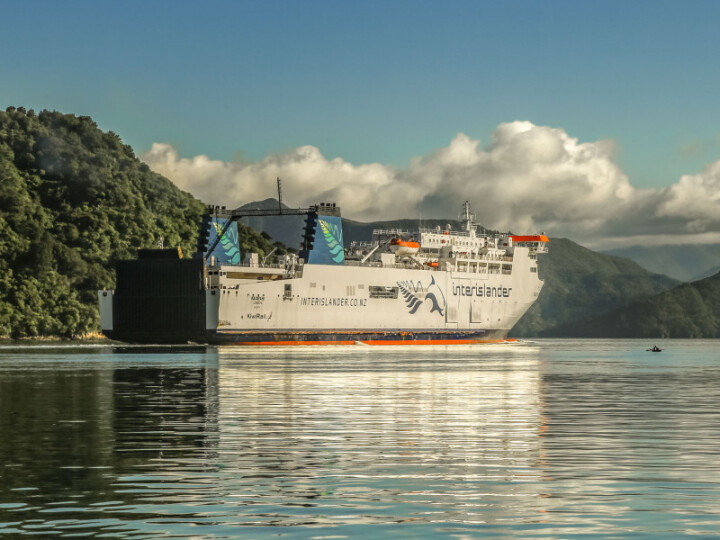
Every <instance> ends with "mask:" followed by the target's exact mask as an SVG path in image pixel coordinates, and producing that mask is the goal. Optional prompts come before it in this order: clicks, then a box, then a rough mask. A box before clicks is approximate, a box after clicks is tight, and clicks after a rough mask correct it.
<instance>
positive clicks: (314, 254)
mask: <svg viewBox="0 0 720 540" xmlns="http://www.w3.org/2000/svg"><path fill="white" fill-rule="evenodd" d="M300 258H302V259H304V260H305V262H306V263H308V264H343V262H344V261H345V246H344V244H343V230H342V218H341V217H340V208H339V207H337V206H336V205H335V204H325V203H321V204H319V205H316V206H314V207H313V209H312V211H310V212H308V214H307V221H306V222H305V235H304V236H303V244H302V246H301V247H300Z"/></svg>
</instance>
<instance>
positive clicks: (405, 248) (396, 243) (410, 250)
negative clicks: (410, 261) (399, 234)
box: [390, 238, 420, 255]
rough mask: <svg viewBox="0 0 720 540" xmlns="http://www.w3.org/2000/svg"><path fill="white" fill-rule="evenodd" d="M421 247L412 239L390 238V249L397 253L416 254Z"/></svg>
mask: <svg viewBox="0 0 720 540" xmlns="http://www.w3.org/2000/svg"><path fill="white" fill-rule="evenodd" d="M419 249H420V244H419V243H417V242H413V241H410V240H402V239H400V238H393V239H392V240H390V251H392V252H393V253H395V254H396V255H415V253H417V252H418V250H419Z"/></svg>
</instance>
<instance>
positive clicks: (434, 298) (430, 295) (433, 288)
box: [425, 276, 446, 316]
mask: <svg viewBox="0 0 720 540" xmlns="http://www.w3.org/2000/svg"><path fill="white" fill-rule="evenodd" d="M438 295H440V298H441V299H442V307H440V302H439V300H438ZM425 300H430V302H432V307H431V309H430V313H432V312H433V311H437V312H438V313H439V314H440V316H443V315H445V313H444V309H445V305H446V302H445V295H444V294H443V292H442V289H441V288H440V287H439V286H438V284H437V283H435V276H433V277H432V280H431V281H430V285H428V290H427V293H425Z"/></svg>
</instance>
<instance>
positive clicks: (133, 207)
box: [0, 107, 270, 338]
mask: <svg viewBox="0 0 720 540" xmlns="http://www.w3.org/2000/svg"><path fill="white" fill-rule="evenodd" d="M204 209H205V206H204V204H203V203H202V202H200V201H198V200H197V199H195V198H193V197H192V196H191V195H189V194H188V193H184V192H182V191H180V190H179V189H178V188H177V187H175V185H173V184H172V183H171V182H170V181H169V180H167V179H166V178H164V177H162V176H160V175H158V174H155V173H153V172H152V171H150V169H149V168H148V167H147V165H145V164H144V163H142V162H140V161H139V160H138V159H137V158H136V157H135V154H134V153H133V150H132V149H131V148H130V147H129V146H128V145H126V144H123V142H122V141H121V140H120V137H118V136H117V135H116V134H115V133H113V132H108V133H104V132H102V131H101V130H99V129H98V127H97V125H96V124H95V122H93V121H92V119H90V118H89V117H85V116H80V117H78V116H74V115H66V114H61V113H58V112H54V111H53V112H51V111H42V112H40V113H39V114H35V113H34V112H33V111H32V110H30V111H26V110H25V109H23V108H21V107H20V108H17V109H16V108H14V107H9V108H8V109H7V110H6V111H4V112H3V111H0V336H10V337H13V338H21V337H33V336H61V337H73V336H78V335H81V334H86V333H89V332H94V331H97V330H98V329H99V326H98V312H97V298H96V290H97V289H102V288H103V287H108V288H111V287H113V285H114V280H115V276H114V265H115V261H116V260H118V259H124V258H128V257H132V256H134V253H135V251H136V249H137V248H141V247H153V246H155V245H156V244H157V242H158V240H159V239H160V237H163V238H164V243H165V245H166V246H181V247H182V250H183V252H184V253H186V254H192V252H193V251H195V248H196V241H197V233H198V222H199V220H200V217H201V214H202V213H203V211H204ZM243 236H244V237H245V246H244V248H245V249H246V250H247V249H250V248H253V247H257V248H259V251H261V252H263V251H264V250H267V249H268V248H269V246H270V244H269V242H268V241H267V239H266V238H263V237H261V236H260V235H258V234H256V233H254V232H248V233H247V234H244V235H243Z"/></svg>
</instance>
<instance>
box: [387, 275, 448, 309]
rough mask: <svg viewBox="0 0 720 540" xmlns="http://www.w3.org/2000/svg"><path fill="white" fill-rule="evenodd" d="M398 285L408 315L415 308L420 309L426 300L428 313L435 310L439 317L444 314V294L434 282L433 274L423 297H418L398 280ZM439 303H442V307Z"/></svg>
mask: <svg viewBox="0 0 720 540" xmlns="http://www.w3.org/2000/svg"><path fill="white" fill-rule="evenodd" d="M398 286H399V287H400V291H401V292H402V295H403V298H404V299H405V304H407V309H408V312H409V313H410V315H414V314H415V313H416V312H417V310H418V309H420V306H422V305H423V304H424V303H425V302H426V301H428V300H430V313H433V312H434V311H437V312H438V313H439V314H440V316H441V317H443V316H444V315H445V305H446V303H445V295H444V294H443V292H442V289H441V288H440V287H439V286H438V284H437V283H435V276H433V277H432V279H431V281H430V285H428V288H427V291H426V293H425V298H423V299H420V298H418V296H417V295H416V294H415V293H414V292H413V291H411V290H410V289H408V288H407V287H405V286H404V285H403V284H402V283H399V282H398ZM440 304H442V307H441V305H440Z"/></svg>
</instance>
